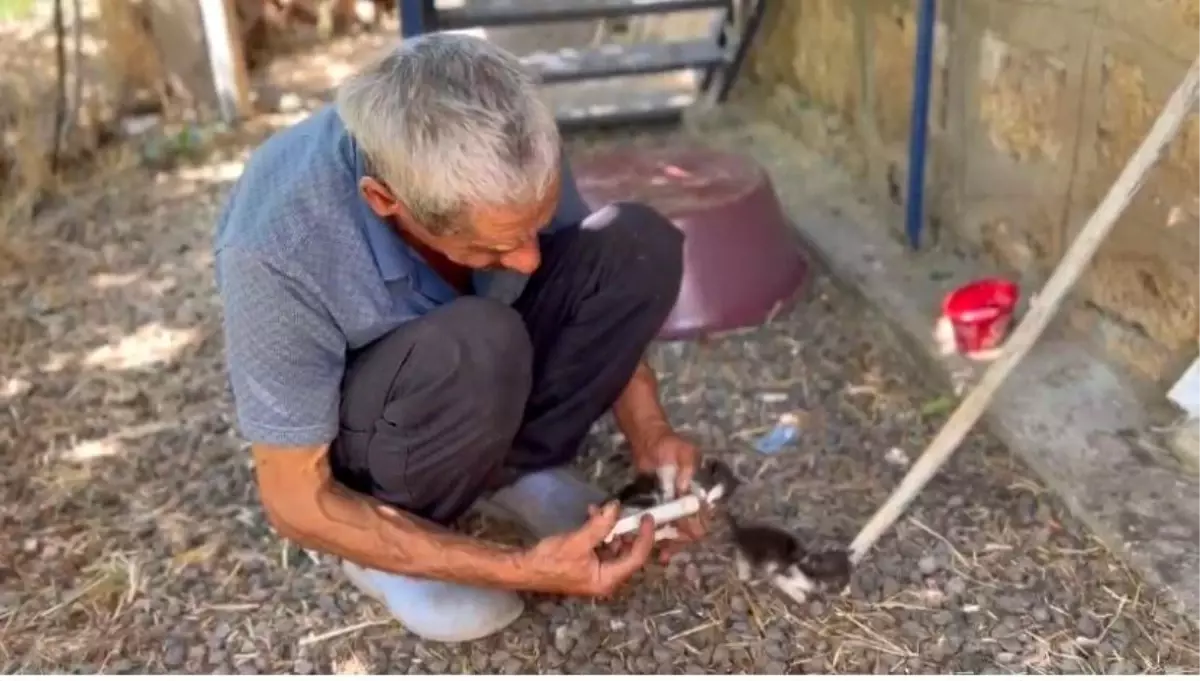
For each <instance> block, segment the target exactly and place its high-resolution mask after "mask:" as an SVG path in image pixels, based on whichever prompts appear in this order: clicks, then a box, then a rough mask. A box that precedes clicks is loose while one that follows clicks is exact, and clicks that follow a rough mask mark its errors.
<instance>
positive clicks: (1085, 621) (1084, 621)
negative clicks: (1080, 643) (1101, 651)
mask: <svg viewBox="0 0 1200 681" xmlns="http://www.w3.org/2000/svg"><path fill="white" fill-rule="evenodd" d="M1075 630H1076V631H1077V632H1079V635H1080V636H1086V637H1087V638H1096V636H1098V635H1099V634H1100V623H1099V622H1097V621H1096V619H1095V618H1094V617H1092V616H1091V615H1083V616H1082V617H1080V618H1079V619H1078V620H1076V621H1075Z"/></svg>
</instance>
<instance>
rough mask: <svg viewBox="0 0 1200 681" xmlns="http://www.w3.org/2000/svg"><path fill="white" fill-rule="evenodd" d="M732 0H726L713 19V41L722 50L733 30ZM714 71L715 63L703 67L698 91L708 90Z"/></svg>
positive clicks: (714, 75)
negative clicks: (718, 13) (719, 12)
mask: <svg viewBox="0 0 1200 681" xmlns="http://www.w3.org/2000/svg"><path fill="white" fill-rule="evenodd" d="M737 1H741V0H737ZM734 2H735V0H727V1H726V3H725V7H724V8H723V9H722V10H721V14H720V15H719V16H718V17H717V18H716V20H715V21H713V31H712V39H713V43H715V44H716V46H717V49H719V50H721V51H722V52H725V51H726V50H727V49H728V48H729V32H730V31H731V30H733V26H734V19H735V17H734V11H733V10H734V7H733V3H734ZM716 73H717V65H715V64H714V65H712V66H709V67H708V68H706V69H704V76H703V77H702V78H701V79H700V92H708V88H709V87H711V86H712V82H713V78H715V77H716Z"/></svg>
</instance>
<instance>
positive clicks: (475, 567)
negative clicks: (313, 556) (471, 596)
mask: <svg viewBox="0 0 1200 681" xmlns="http://www.w3.org/2000/svg"><path fill="white" fill-rule="evenodd" d="M319 475H320V476H321V477H320V478H319V479H320V484H319V485H318V486H317V488H316V492H315V499H311V500H308V502H307V503H298V502H299V501H300V500H297V503H294V504H289V506H290V509H289V510H284V509H272V508H271V507H270V506H269V505H268V507H267V511H268V513H269V514H270V515H272V516H273V517H272V521H273V523H274V524H275V526H276V527H277V529H278V530H279V531H280V532H281V533H282V534H283V535H284V536H286V537H287V538H289V539H291V540H293V541H295V542H296V543H298V544H300V545H301V546H304V547H305V548H310V549H314V550H319V551H324V552H328V553H332V554H335V555H339V556H342V557H344V558H347V559H349V560H351V561H352V562H354V563H357V564H359V565H363V566H366V567H371V568H375V569H377V570H382V571H384V572H390V573H398V574H407V575H412V576H418V577H427V578H430V579H438V580H443V581H450V582H457V583H464V584H474V585H478V586H490V587H498V588H504V589H514V590H515V589H535V588H536V585H532V584H527V583H525V582H526V579H525V574H526V571H525V570H524V569H523V568H522V566H521V561H520V558H521V553H520V552H519V551H518V550H516V549H513V548H511V547H506V546H500V545H493V544H487V543H484V542H481V541H476V540H474V539H472V538H470V537H466V536H464V535H460V534H455V533H453V532H450V531H448V530H446V529H444V528H442V527H439V526H437V525H434V524H433V523H429V522H426V521H424V520H422V519H419V518H416V517H414V516H412V515H409V514H406V513H402V512H400V511H396V510H394V509H391V508H390V507H387V506H384V505H383V504H380V503H379V502H377V501H375V500H373V499H370V498H368V497H365V496H362V495H360V494H356V493H354V492H352V491H350V490H348V489H346V488H345V487H342V486H341V485H339V484H338V483H337V482H336V481H334V480H333V478H332V475H330V474H329V473H328V467H327V466H324V471H322V472H321V473H319Z"/></svg>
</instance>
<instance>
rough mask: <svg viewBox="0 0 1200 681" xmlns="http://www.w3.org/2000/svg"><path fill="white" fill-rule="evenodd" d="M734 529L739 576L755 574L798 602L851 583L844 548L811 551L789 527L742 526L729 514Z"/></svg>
mask: <svg viewBox="0 0 1200 681" xmlns="http://www.w3.org/2000/svg"><path fill="white" fill-rule="evenodd" d="M725 516H726V518H727V519H728V520H729V525H730V527H731V529H732V530H733V543H734V569H735V570H736V571H737V576H738V579H740V580H742V581H750V580H751V579H753V578H754V577H755V576H756V575H758V576H762V577H766V578H767V579H769V580H770V581H771V583H772V584H774V585H775V586H777V587H778V588H779V589H780V590H781V591H783V592H784V593H786V594H787V595H788V596H790V597H791V598H792V600H794V601H796V602H797V603H803V602H805V601H806V600H807V599H808V595H809V594H811V593H813V592H815V591H818V590H825V589H828V590H831V591H841V590H842V589H844V588H845V587H846V585H847V584H848V583H849V582H850V567H851V566H850V557H849V555H848V554H847V553H846V552H845V551H837V550H834V551H808V550H806V549H805V547H804V545H803V544H802V543H801V542H800V540H799V539H798V538H797V537H796V536H795V535H794V534H792V533H791V532H788V531H787V530H784V529H781V528H778V527H774V526H771V525H762V524H754V525H742V524H740V523H738V522H737V519H736V518H734V517H733V515H732V514H730V513H726V514H725Z"/></svg>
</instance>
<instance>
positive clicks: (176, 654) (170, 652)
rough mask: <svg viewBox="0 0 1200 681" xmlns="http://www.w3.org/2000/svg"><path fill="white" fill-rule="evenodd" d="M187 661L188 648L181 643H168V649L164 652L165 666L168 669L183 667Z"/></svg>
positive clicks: (172, 641)
mask: <svg viewBox="0 0 1200 681" xmlns="http://www.w3.org/2000/svg"><path fill="white" fill-rule="evenodd" d="M186 660H187V648H185V647H184V645H183V643H182V642H181V641H176V640H171V641H168V642H167V645H166V648H165V649H164V650H163V664H164V665H166V667H167V668H168V669H177V668H179V667H181V666H183V663H184V661H186Z"/></svg>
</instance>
